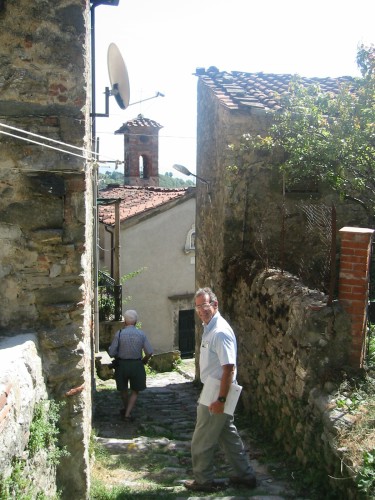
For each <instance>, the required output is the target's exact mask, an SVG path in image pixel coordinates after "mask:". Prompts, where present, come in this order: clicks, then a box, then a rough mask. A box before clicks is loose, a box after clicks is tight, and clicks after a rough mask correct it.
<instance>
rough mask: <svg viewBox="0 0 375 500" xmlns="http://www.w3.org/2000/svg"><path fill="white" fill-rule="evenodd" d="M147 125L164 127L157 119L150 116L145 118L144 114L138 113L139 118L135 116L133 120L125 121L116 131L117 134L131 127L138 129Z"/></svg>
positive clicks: (158, 127)
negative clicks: (151, 118)
mask: <svg viewBox="0 0 375 500" xmlns="http://www.w3.org/2000/svg"><path fill="white" fill-rule="evenodd" d="M145 127H151V128H157V129H160V128H163V126H162V125H160V124H159V123H158V122H156V121H155V120H150V118H145V117H144V116H143V115H138V116H137V118H133V120H128V121H127V122H126V123H123V124H122V126H121V127H120V128H119V129H118V130H116V131H115V134H124V133H125V132H127V131H128V130H129V128H131V129H136V128H145Z"/></svg>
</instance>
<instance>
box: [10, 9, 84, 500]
mask: <svg viewBox="0 0 375 500" xmlns="http://www.w3.org/2000/svg"><path fill="white" fill-rule="evenodd" d="M2 5H3V7H4V8H3V10H2V11H1V12H0V61H1V65H0V123H1V124H5V125H7V126H11V127H14V128H16V129H17V130H26V131H28V132H32V133H34V134H37V135H40V136H43V137H48V138H50V139H52V140H54V141H59V142H61V143H64V144H65V143H68V144H71V145H73V146H76V147H78V148H85V149H87V148H88V147H89V146H90V143H91V140H90V118H89V112H90V106H89V100H88V99H89V94H88V93H87V88H88V83H89V81H90V79H89V69H90V61H89V56H90V54H89V51H88V50H87V47H88V46H89V44H88V43H87V42H88V39H89V31H88V30H89V23H88V22H87V21H88V16H89V3H88V2H82V1H81V0H58V1H55V2H45V1H41V0H33V1H31V0H21V1H14V0H7V1H6V2H4V3H3V4H2ZM4 130H5V131H7V132H8V133H9V132H10V133H16V134H17V135H19V136H22V137H25V134H24V133H23V132H19V131H15V130H14V129H4V128H1V129H0V131H4ZM28 139H29V140H27V141H23V140H20V139H18V138H15V137H10V136H9V135H3V134H0V147H1V157H0V240H1V244H0V263H1V265H0V269H1V270H0V276H1V280H0V302H1V304H2V306H1V315H0V334H1V336H2V337H5V338H6V337H8V338H12V340H13V342H14V345H16V344H17V343H18V345H19V346H22V345H23V342H24V340H23V336H22V335H20V334H22V333H23V332H25V331H29V330H30V329H32V330H33V331H35V335H36V341H35V344H37V345H38V349H37V350H35V351H34V352H33V354H32V356H35V359H34V360H33V362H32V364H35V365H36V364H38V363H41V366H42V372H43V380H44V384H45V385H43V386H41V388H42V387H45V390H46V393H47V395H48V398H50V399H55V400H57V401H61V400H64V401H65V402H66V404H65V406H64V408H63V410H62V414H61V418H60V422H59V426H60V428H61V435H60V438H61V444H62V445H63V446H66V448H67V450H68V452H69V456H68V457H66V458H65V459H64V460H63V461H62V463H61V465H60V466H59V467H58V469H57V487H58V489H61V491H62V496H63V498H68V497H70V498H73V497H74V498H85V497H86V496H87V495H88V488H89V457H88V444H89V438H90V430H91V428H90V426H91V380H92V368H91V366H92V357H93V356H92V345H91V344H92V342H91V317H92V314H91V302H92V276H91V273H92V241H93V238H92V209H91V207H92V206H93V196H92V165H91V164H90V163H89V162H87V161H86V160H85V158H81V157H77V156H73V155H71V154H67V153H64V152H61V151H56V150H53V149H51V148H48V147H44V146H41V145H38V144H35V143H34V142H32V140H34V141H37V142H43V143H46V142H47V141H46V140H44V139H41V138H39V137H38V138H37V137H35V136H30V135H29V136H28ZM48 144H49V145H52V146H55V147H56V146H57V147H60V148H61V147H62V149H65V150H66V149H67V148H66V147H64V146H61V145H60V144H57V142H55V143H51V142H49V143H48ZM69 150H70V151H72V152H74V153H75V154H79V153H80V151H79V150H78V151H77V150H75V149H73V150H72V149H69ZM25 367H26V365H25ZM3 380H4V373H3V365H1V368H0V381H1V383H3ZM8 382H9V384H11V386H14V385H15V381H14V380H12V376H10V377H9V381H8ZM37 389H38V390H39V388H37ZM22 396H23V397H25V394H22ZM29 397H30V400H31V402H32V401H34V400H35V401H36V400H37V399H38V397H39V396H38V395H37V394H32V395H30V396H29ZM31 402H30V405H29V406H28V407H27V418H29V417H30V414H31V411H32V406H33V405H32V403H31ZM11 415H13V416H14V415H18V417H17V418H18V423H19V420H20V419H21V417H20V415H19V414H17V412H16V410H14V411H13V410H12V411H11V412H10V413H8V415H7V416H6V418H5V419H4V420H5V423H6V425H5V428H6V429H10V428H11V422H9V425H10V427H9V425H8V419H12V417H11ZM22 418H23V417H22ZM26 435H27V433H26ZM8 437H9V436H8ZM20 443H21V444H22V445H24V444H25V442H24V440H23V441H20ZM18 451H21V450H18ZM1 458H2V459H3V462H2V471H5V470H7V465H9V463H8V464H7V463H6V462H7V460H8V459H10V456H8V455H2V456H1ZM4 461H5V462H4Z"/></svg>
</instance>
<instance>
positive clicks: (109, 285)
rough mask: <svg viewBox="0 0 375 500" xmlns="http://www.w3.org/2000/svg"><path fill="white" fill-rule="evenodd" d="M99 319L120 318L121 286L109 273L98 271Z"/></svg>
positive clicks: (113, 319) (112, 319) (115, 319)
mask: <svg viewBox="0 0 375 500" xmlns="http://www.w3.org/2000/svg"><path fill="white" fill-rule="evenodd" d="M98 304H99V321H120V320H121V318H122V286H121V285H116V282H115V280H114V279H113V278H111V276H109V274H106V273H104V272H103V271H98Z"/></svg>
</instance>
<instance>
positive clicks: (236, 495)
mask: <svg viewBox="0 0 375 500" xmlns="http://www.w3.org/2000/svg"><path fill="white" fill-rule="evenodd" d="M193 378H194V360H193V359H190V360H183V361H182V362H181V364H180V365H179V367H178V371H177V370H175V371H172V372H165V373H158V374H152V375H149V376H148V377H147V386H148V387H147V389H146V390H145V391H144V392H142V393H140V395H139V398H138V401H137V405H136V408H135V410H134V417H135V420H134V422H124V421H123V418H122V417H121V415H120V409H121V406H122V405H121V402H120V398H119V394H118V393H117V391H116V390H115V382H114V380H112V379H111V380H108V381H102V380H100V379H99V380H97V388H96V394H95V397H94V422H93V427H94V434H95V439H96V441H97V443H99V444H100V445H101V447H103V448H104V450H106V453H107V455H105V458H101V459H97V460H96V461H95V463H94V465H93V467H92V469H93V470H92V483H93V484H94V485H95V484H96V482H97V481H99V482H100V483H101V484H102V485H105V487H106V488H107V489H110V488H111V487H112V488H114V489H115V491H116V492H117V495H116V494H115V495H112V496H108V497H105V496H103V495H99V494H92V496H91V498H92V499H93V500H94V499H97V498H111V499H112V498H119V499H120V498H121V499H135V498H142V499H145V500H151V499H158V500H163V499H166V500H167V499H186V498H190V499H193V498H194V500H197V499H198V498H225V499H226V500H229V499H231V500H244V499H247V498H252V499H256V500H284V499H297V498H298V499H299V500H309V499H308V497H300V496H297V495H296V494H295V493H294V491H293V489H292V486H291V485H290V484H289V482H286V481H284V480H280V479H277V478H276V474H275V470H277V468H278V467H281V468H282V464H267V465H264V464H263V463H262V455H263V454H262V452H261V450H259V449H256V446H255V445H254V443H253V442H252V443H251V444H250V436H249V435H248V434H247V432H246V431H245V430H243V429H241V427H240V425H238V421H237V422H236V423H237V426H238V428H239V430H240V433H241V436H242V438H243V440H244V442H245V444H246V447H247V449H248V450H249V455H250V458H251V463H252V465H253V467H254V469H255V471H256V474H257V479H258V485H257V487H256V488H255V489H253V490H248V489H246V488H243V487H238V488H237V487H236V488H235V487H233V486H228V487H227V488H226V489H224V490H223V491H220V492H216V493H211V494H207V493H202V496H201V497H199V496H197V494H196V495H195V496H191V495H192V494H191V493H189V492H188V491H187V490H186V489H185V488H184V486H183V482H184V480H186V479H192V478H193V476H192V469H191V458H190V440H191V437H192V433H193V430H194V425H195V414H196V402H197V399H198V395H199V389H198V388H197V387H196V386H195V385H194V384H193ZM216 463H217V470H216V477H217V478H222V479H225V478H228V477H229V470H228V468H227V465H226V463H225V458H224V456H223V455H222V454H221V453H220V451H218V454H217V461H216ZM292 480H293V478H290V481H291V482H292ZM92 490H93V491H94V493H95V487H93V488H92Z"/></svg>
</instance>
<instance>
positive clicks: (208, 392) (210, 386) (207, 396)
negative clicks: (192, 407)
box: [198, 377, 242, 415]
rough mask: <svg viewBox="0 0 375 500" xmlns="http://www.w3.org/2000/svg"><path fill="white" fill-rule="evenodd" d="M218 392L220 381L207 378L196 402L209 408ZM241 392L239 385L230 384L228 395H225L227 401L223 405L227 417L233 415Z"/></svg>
mask: <svg viewBox="0 0 375 500" xmlns="http://www.w3.org/2000/svg"><path fill="white" fill-rule="evenodd" d="M219 391H220V380H217V379H216V378H212V377H208V378H207V380H206V382H205V383H204V385H203V389H202V392H201V395H200V397H199V401H198V402H199V403H200V404H201V405H205V406H210V404H211V403H213V402H214V401H216V400H217V398H218V397H219ZM241 391H242V386H241V385H237V384H231V386H230V389H229V393H228V395H227V400H226V402H225V405H224V413H227V414H228V415H233V413H234V410H235V409H236V406H237V403H238V399H239V397H240V394H241Z"/></svg>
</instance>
